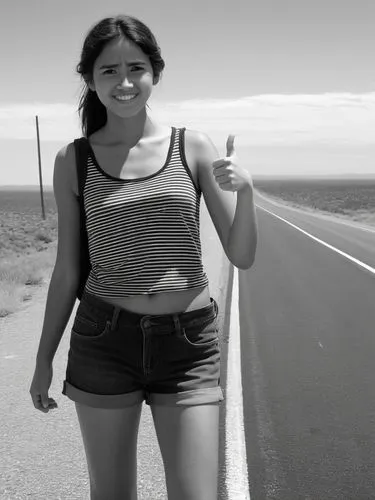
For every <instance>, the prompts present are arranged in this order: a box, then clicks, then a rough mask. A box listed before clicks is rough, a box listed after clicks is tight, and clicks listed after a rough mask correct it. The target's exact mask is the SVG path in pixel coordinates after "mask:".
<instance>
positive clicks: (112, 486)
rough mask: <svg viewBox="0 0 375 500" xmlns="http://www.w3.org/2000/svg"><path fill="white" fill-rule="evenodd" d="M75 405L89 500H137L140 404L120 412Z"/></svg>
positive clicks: (119, 410)
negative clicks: (84, 461)
mask: <svg viewBox="0 0 375 500" xmlns="http://www.w3.org/2000/svg"><path fill="white" fill-rule="evenodd" d="M75 405H76V411H77V415H78V421H79V425H80V428H81V433H82V438H83V444H84V448H85V452H86V460H87V466H88V471H89V478H90V493H91V496H90V498H91V500H125V499H126V500H137V438H138V428H139V421H140V416H141V410H142V403H140V404H136V405H133V406H129V407H128V408H122V409H102V408H92V407H89V406H85V405H82V404H79V403H75Z"/></svg>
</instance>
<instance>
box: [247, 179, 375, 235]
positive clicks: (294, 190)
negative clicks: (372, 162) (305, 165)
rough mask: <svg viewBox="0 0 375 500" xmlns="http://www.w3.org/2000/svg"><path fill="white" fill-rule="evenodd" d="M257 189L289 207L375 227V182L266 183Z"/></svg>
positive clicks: (291, 181)
mask: <svg viewBox="0 0 375 500" xmlns="http://www.w3.org/2000/svg"><path fill="white" fill-rule="evenodd" d="M254 187H255V188H256V189H258V190H259V192H260V193H264V195H265V196H267V197H268V198H273V199H275V200H277V201H279V202H281V203H284V204H287V205H290V206H294V207H297V208H302V209H304V210H308V211H314V212H320V213H322V214H329V215H333V216H335V217H338V218H340V219H345V220H348V221H352V222H355V223H358V224H364V225H368V226H375V179H361V180H357V179H350V180H345V179H344V180H338V179H332V180H327V179H324V180H302V179H300V180H290V179H272V180H271V179H269V180H268V179H263V180H258V181H256V182H254Z"/></svg>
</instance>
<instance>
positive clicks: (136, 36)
mask: <svg viewBox="0 0 375 500" xmlns="http://www.w3.org/2000/svg"><path fill="white" fill-rule="evenodd" d="M121 37H124V38H127V39H128V40H130V41H131V42H133V43H135V44H136V45H138V47H139V48H140V49H141V50H142V52H143V53H144V54H145V55H146V56H148V58H149V59H150V63H151V66H152V69H153V74H154V81H156V82H157V81H158V80H159V78H160V75H161V72H162V71H163V69H164V66H165V63H164V60H163V58H162V57H161V52H160V48H159V46H158V44H157V41H156V39H155V37H154V35H153V34H152V32H151V30H150V29H149V28H148V27H147V26H146V25H145V24H144V23H143V22H142V21H140V20H139V19H137V18H135V17H132V16H123V15H119V16H115V17H107V18H105V19H102V20H101V21H99V22H98V23H97V24H95V25H94V26H93V27H92V28H91V29H90V31H89V32H88V34H87V35H86V38H85V41H84V43H83V48H82V52H81V60H80V62H79V63H78V64H77V68H76V69H77V72H78V74H79V75H81V78H82V80H83V88H82V92H81V96H80V100H79V106H78V113H79V115H80V119H81V127H82V132H83V135H84V136H85V137H88V136H90V135H91V134H93V133H94V132H96V131H97V130H99V129H100V128H102V127H103V126H104V125H105V124H106V123H107V110H106V108H105V106H104V105H103V104H102V103H101V102H100V100H99V98H98V96H97V94H96V92H93V91H92V90H90V88H89V87H88V82H90V81H92V79H93V72H94V63H95V61H96V59H97V57H98V56H99V54H100V53H101V52H102V50H103V49H104V47H105V45H106V44H107V43H109V42H111V41H112V40H115V39H117V38H121Z"/></svg>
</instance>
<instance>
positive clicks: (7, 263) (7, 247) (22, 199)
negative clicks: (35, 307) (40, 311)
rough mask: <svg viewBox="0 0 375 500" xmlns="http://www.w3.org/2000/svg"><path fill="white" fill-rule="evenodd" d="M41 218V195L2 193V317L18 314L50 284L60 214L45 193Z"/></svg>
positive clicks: (0, 267) (0, 227) (0, 249)
mask: <svg viewBox="0 0 375 500" xmlns="http://www.w3.org/2000/svg"><path fill="white" fill-rule="evenodd" d="M45 209H46V218H45V220H44V219H42V218H41V214H40V198H39V193H38V192H37V191H14V192H13V191H0V317H3V316H6V315H8V314H11V313H12V312H15V311H16V310H17V309H18V308H19V306H20V305H21V304H22V303H23V302H24V301H25V300H29V299H30V298H32V295H33V291H34V290H35V287H38V286H41V285H43V284H45V283H47V282H48V281H49V279H50V275H51V273H52V269H53V265H54V262H55V259H56V244H57V212H56V206H55V202H54V197H53V193H52V192H51V191H49V192H48V191H47V192H46V193H45Z"/></svg>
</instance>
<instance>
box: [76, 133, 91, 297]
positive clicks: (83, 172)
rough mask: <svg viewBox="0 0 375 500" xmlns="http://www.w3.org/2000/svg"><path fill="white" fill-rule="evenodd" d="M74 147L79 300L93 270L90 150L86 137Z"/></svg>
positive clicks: (77, 140)
mask: <svg viewBox="0 0 375 500" xmlns="http://www.w3.org/2000/svg"><path fill="white" fill-rule="evenodd" d="M74 149H75V155H76V170H77V182H78V196H79V207H80V278H79V286H78V290H77V293H76V296H77V298H78V299H79V300H81V298H82V293H83V290H84V288H85V285H86V281H87V278H88V275H89V273H90V270H91V263H90V255H89V246H88V235H87V228H86V212H85V205H84V196H83V194H84V188H85V183H86V176H87V155H88V150H89V143H88V140H87V139H86V137H81V138H79V139H75V140H74Z"/></svg>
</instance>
